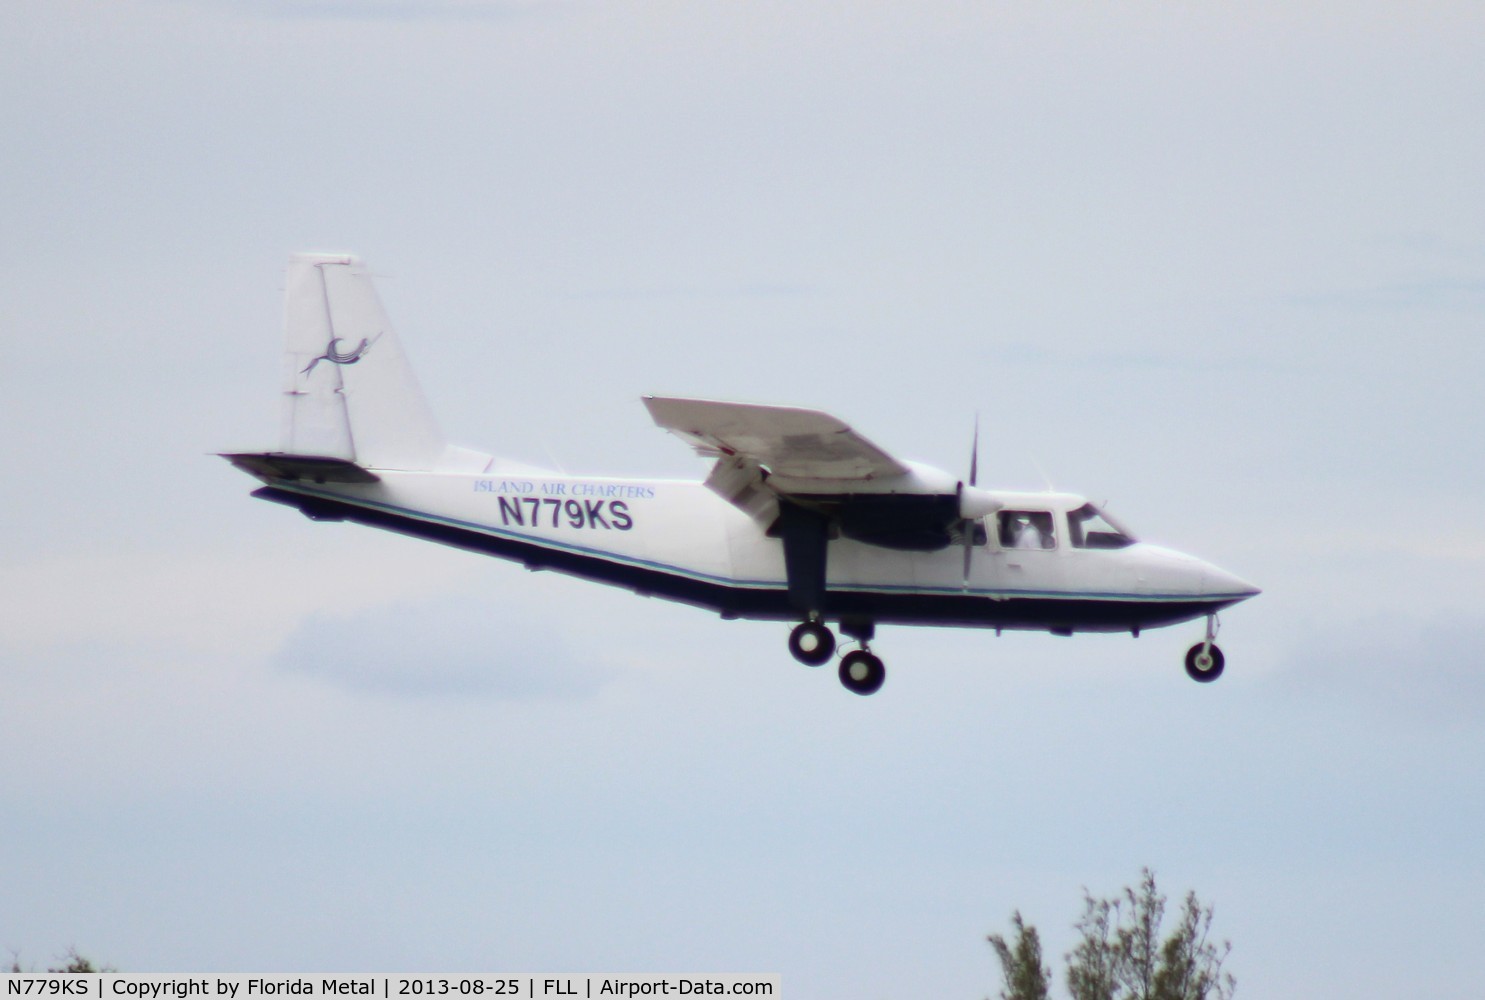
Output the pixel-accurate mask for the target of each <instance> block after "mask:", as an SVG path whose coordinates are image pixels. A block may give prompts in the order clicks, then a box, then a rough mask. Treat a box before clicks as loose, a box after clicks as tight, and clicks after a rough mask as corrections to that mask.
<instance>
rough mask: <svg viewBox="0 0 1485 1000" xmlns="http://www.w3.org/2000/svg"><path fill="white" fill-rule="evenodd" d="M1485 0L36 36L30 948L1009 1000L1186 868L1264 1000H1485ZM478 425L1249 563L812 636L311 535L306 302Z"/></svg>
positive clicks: (611, 7) (23, 575)
mask: <svg viewBox="0 0 1485 1000" xmlns="http://www.w3.org/2000/svg"><path fill="white" fill-rule="evenodd" d="M1481 121H1485V18H1482V17H1481V16H1480V14H1479V12H1478V10H1476V9H1475V7H1474V6H1473V5H1470V4H1464V3H1455V4H1450V3H1439V4H1430V5H1426V6H1424V5H1412V4H1376V3H1360V4H1358V3H1346V4H1340V3H1336V4H1322V3H1311V4H1293V3H1256V4H1247V5H1243V6H1242V7H1241V8H1236V7H1234V8H1231V9H1226V10H1216V9H1210V8H1206V7H1194V6H1190V5H1170V4H1132V5H1121V6H1120V7H1119V9H1117V10H1115V9H1114V8H1112V7H1107V6H1102V5H1100V6H1095V5H1091V4H1060V5H1052V4H1037V3H998V4H997V3H969V2H963V3H940V2H931V3H915V4H892V5H888V4H878V3H859V2H858V3H849V4H848V3H838V4H825V3H747V4H699V3H698V4H682V3H656V4H632V3H608V4H592V3H581V2H569V3H535V2H533V3H519V2H510V3H481V2H478V0H470V2H455V0H448V2H443V3H419V2H413V0H407V2H395V0H389V2H382V3H369V4H357V3H351V2H338V0H306V2H302V3H301V2H295V0H273V2H262V3H255V2H251V0H235V2H234V0H198V2H190V0H179V2H158V3H154V2H128V0H126V2H112V3H74V2H65V0H59V2H53V3H48V4H32V5H24V6H22V7H21V8H20V9H18V10H14V11H10V12H9V14H8V22H7V30H6V31H5V32H4V33H0V134H3V135H4V142H3V144H0V234H3V239H0V386H3V389H4V392H3V395H0V399H3V407H4V416H5V425H6V428H7V433H6V434H5V436H4V439H3V441H4V443H3V446H0V447H3V456H0V457H3V460H4V466H5V468H6V469H7V470H8V472H7V475H6V476H5V477H4V480H3V482H4V486H3V507H0V510H3V514H4V516H3V518H0V551H3V552H4V553H5V556H4V558H3V560H0V607H3V608H4V611H3V612H0V683H3V686H4V692H5V693H4V697H3V698H0V759H4V760H5V761H6V762H7V766H6V767H5V768H4V769H3V771H0V856H3V857H4V858H5V861H6V864H5V874H4V876H3V877H0V947H3V948H14V949H17V950H19V951H20V953H21V955H22V957H23V958H24V959H31V960H33V961H36V962H40V963H44V962H45V961H47V960H48V959H50V957H51V956H52V955H53V954H55V953H56V952H58V951H60V950H61V949H63V948H65V947H67V946H68V945H72V944H75V945H77V946H78V947H79V948H82V949H83V950H84V951H86V952H87V953H89V954H92V955H94V956H95V957H97V958H99V959H102V960H105V961H108V962H111V963H113V964H115V965H117V966H119V967H121V968H124V969H128V970H139V971H153V970H159V971H177V970H203V971H206V970H210V971H237V970H242V971H256V970H265V971H297V970H333V971H354V970H368V969H377V970H383V969H393V970H451V969H480V970H492V971H501V970H535V971H542V970H567V969H573V970H595V971H605V970H656V971H674V970H687V969H689V970H700V971H707V970H711V971H749V970H759V971H777V972H778V973H780V974H781V976H782V977H783V984H784V987H785V990H786V992H787V995H788V996H790V997H800V998H836V997H851V998H859V997H881V998H907V997H918V996H925V995H933V996H945V997H948V996H963V997H983V996H986V995H988V994H991V993H993V992H994V990H995V983H996V966H995V962H994V958H993V955H992V953H991V951H990V949H989V948H988V947H987V946H986V945H985V943H984V935H985V934H986V933H989V932H992V931H997V930H1004V929H1005V928H1006V926H1007V923H1008V917H1009V914H1010V913H1011V911H1012V910H1013V909H1016V908H1019V909H1020V910H1021V911H1022V912H1023V913H1024V914H1025V915H1026V916H1027V918H1028V919H1030V920H1031V921H1033V922H1035V923H1036V924H1037V925H1038V926H1039V927H1040V928H1041V930H1042V932H1043V935H1044V938H1045V940H1046V944H1047V950H1048V953H1049V955H1050V956H1052V957H1053V959H1054V963H1055V964H1058V965H1060V956H1061V954H1062V953H1063V952H1064V951H1065V950H1066V949H1067V948H1068V947H1069V946H1070V943H1071V930H1070V925H1071V923H1072V921H1073V920H1074V919H1075V917H1076V916H1077V911H1078V906H1079V900H1080V898H1081V890H1082V887H1083V886H1087V887H1088V888H1089V889H1091V890H1092V891H1094V892H1095V893H1110V892H1113V891H1114V890H1116V889H1117V888H1118V887H1120V886H1121V885H1124V884H1127V883H1129V882H1131V881H1132V880H1134V879H1135V878H1137V877H1138V874H1139V870H1140V868H1141V867H1142V866H1151V867H1153V868H1154V869H1155V870H1156V871H1157V873H1158V874H1159V876H1160V878H1161V881H1162V883H1163V884H1164V886H1165V887H1166V888H1167V889H1168V890H1169V891H1170V892H1171V893H1172V894H1173V895H1178V894H1180V893H1182V892H1184V891H1185V890H1186V889H1188V888H1194V889H1196V890H1197V892H1198V893H1199V894H1200V895H1201V896H1202V898H1204V899H1206V900H1209V901H1211V902H1213V903H1215V905H1216V907H1217V930H1218V932H1219V934H1221V935H1223V936H1226V937H1229V938H1231V940H1232V941H1233V944H1234V951H1233V954H1232V958H1231V963H1230V965H1231V969H1232V971H1234V972H1235V973H1236V974H1237V976H1238V979H1239V995H1240V996H1254V997H1256V996H1268V997H1284V996H1295V997H1299V996H1303V997H1306V998H1331V997H1333V998H1347V1000H1350V998H1354V997H1358V996H1397V995H1428V996H1431V997H1439V998H1464V997H1473V996H1475V995H1476V992H1477V989H1478V985H1477V984H1478V973H1477V964H1478V963H1477V962H1476V961H1475V960H1474V959H1473V955H1474V953H1475V951H1476V940H1475V939H1476V936H1477V935H1476V928H1477V927H1478V924H1479V918H1480V916H1481V915H1482V903H1481V900H1482V899H1485V860H1482V854H1481V851H1480V848H1479V844H1480V842H1481V838H1482V835H1485V806H1482V801H1481V791H1482V788H1485V681H1482V679H1481V674H1480V672H1479V663H1480V654H1479V650H1480V648H1481V647H1482V644H1485V615H1482V612H1481V611H1480V603H1481V597H1482V595H1485V527H1482V524H1485V522H1482V519H1481V517H1480V513H1479V512H1480V510H1482V509H1485V473H1482V464H1485V463H1482V457H1485V448H1482V445H1481V443H1480V436H1481V434H1480V432H1481V425H1482V420H1481V417H1480V412H1481V410H1480V404H1479V401H1478V400H1479V387H1478V383H1479V381H1480V372H1481V370H1482V368H1485V341H1482V338H1481V336H1480V332H1481V329H1482V326H1485V195H1482V187H1481V178H1482V177H1485V130H1482V129H1481V128H1480V122H1481ZM302 249H345V250H352V251H355V252H358V253H360V254H362V255H364V256H365V257H366V258H367V259H368V261H369V262H370V263H371V265H372V266H373V267H374V268H375V269H377V270H378V272H379V273H381V274H383V275H385V277H384V278H383V279H382V281H381V290H382V294H383V298H384V299H385V301H386V303H387V306H388V309H389V311H390V312H391V315H392V318H393V321H394V322H395V323H396V324H397V326H398V329H399V330H400V332H401V334H402V337H403V340H404V342H405V344H406V347H407V350H408V352H409V354H410V355H411V356H412V358H413V359H414V361H415V363H416V365H417V367H418V370H419V374H420V376H421V378H422V381H423V383H424V385H425V387H427V388H428V390H429V392H430V395H431V397H432V399H433V403H434V407H435V409H436V411H437V413H438V414H439V417H440V419H441V421H442V423H443V425H444V426H445V428H446V430H448V432H449V433H450V435H451V436H452V437H454V438H456V439H457V440H460V441H463V442H466V443H468V444H470V445H472V446H476V447H480V448H484V449H488V450H491V451H496V452H499V453H502V454H506V455H509V456H512V457H515V458H518V459H523V460H527V461H533V462H539V463H547V462H549V461H553V460H555V461H557V462H560V463H561V464H562V465H563V466H565V467H567V468H569V469H573V470H583V471H593V472H610V473H615V472H616V473H627V474H653V475H665V476H693V475H694V476H700V475H702V474H704V472H705V468H704V466H703V465H702V463H701V462H700V461H699V460H698V459H696V458H694V457H693V456H692V455H691V454H690V453H689V452H688V450H687V449H686V448H685V447H684V446H683V445H682V444H681V443H680V442H678V441H676V440H675V439H673V438H671V437H670V436H668V435H666V434H664V433H662V432H660V431H658V430H656V429H655V428H654V427H653V426H652V425H651V424H650V422H649V420H648V418H647V416H646V415H645V413H644V410H643V407H641V406H640V404H639V397H640V396H641V395H642V394H644V393H648V392H662V393H682V394H696V395H708V396H718V397H724V398H742V399H754V400H762V401H770V402H781V403H792V404H797V405H805V406H816V407H821V408H824V409H828V410H830V411H832V412H836V413H839V414H840V415H841V416H843V417H845V418H846V419H848V420H850V421H851V422H852V423H853V424H854V425H856V426H857V427H858V428H860V429H861V430H862V432H863V433H865V434H867V435H868V436H869V437H871V438H872V439H873V440H875V441H877V442H879V443H880V444H882V445H883V446H885V447H887V448H888V449H890V450H891V451H893V452H894V453H897V454H901V455H903V456H905V457H911V458H917V459H921V460H924V461H928V462H931V463H934V464H938V465H941V466H943V467H946V468H949V469H958V468H961V467H963V465H964V464H965V463H966V462H967V457H968V455H967V453H968V446H969V438H970V433H971V424H972V421H973V415H974V413H975V412H976V411H978V412H979V413H980V414H981V421H982V427H983V433H984V447H983V454H982V457H981V470H982V481H984V482H986V483H988V484H992V485H1000V486H1010V487H1029V488H1040V486H1041V485H1042V483H1043V479H1042V476H1043V473H1042V471H1041V470H1045V474H1046V475H1047V476H1048V477H1050V478H1051V479H1052V480H1054V481H1055V483H1056V485H1057V486H1058V487H1060V488H1066V489H1072V490H1078V491H1082V492H1086V493H1088V494H1090V495H1092V496H1094V497H1095V498H1097V499H1100V500H1103V499H1107V500H1108V501H1109V503H1110V506H1111V507H1112V509H1113V510H1115V511H1116V512H1117V513H1118V514H1120V515H1121V516H1122V517H1123V519H1124V520H1126V521H1128V522H1129V523H1130V524H1131V525H1132V527H1134V528H1135V529H1136V531H1137V532H1139V533H1140V534H1141V535H1143V536H1144V537H1146V538H1149V539H1151V540H1155V541H1161V542H1165V543H1168V544H1171V545H1174V546H1176V547H1178V548H1182V549H1186V550H1189V551H1192V552H1195V553H1197V554H1199V555H1201V556H1203V557H1204V558H1208V559H1210V560H1212V561H1214V562H1216V563H1217V564H1219V565H1222V566H1224V567H1226V568H1228V569H1230V570H1232V571H1234V572H1237V573H1239V574H1241V575H1242V576H1244V577H1246V578H1248V579H1251V580H1253V581H1254V582H1256V583H1258V584H1259V585H1261V586H1262V587H1264V590H1265V593H1264V594H1263V596H1262V597H1260V598H1259V599H1257V600H1256V601H1253V602H1251V603H1249V604H1248V605H1245V606H1243V607H1240V608H1238V609H1235V610H1234V611H1232V612H1231V613H1229V614H1228V615H1227V616H1226V617H1225V622H1224V632H1223V645H1224V647H1225V648H1226V650H1227V653H1228V663H1229V666H1228V671H1227V674H1226V676H1224V678H1223V679H1222V681H1221V682H1220V683H1219V684H1216V685H1213V686H1210V687H1205V686H1198V685H1195V684H1192V683H1191V682H1189V681H1188V680H1187V679H1186V677H1185V676H1184V674H1183V673H1182V671H1181V668H1180V655H1181V652H1182V651H1183V650H1184V648H1185V647H1186V646H1187V645H1189V644H1190V643H1191V642H1192V641H1193V640H1194V639H1195V638H1197V637H1199V633H1200V629H1199V627H1196V626H1185V627H1177V628H1174V629H1169V630H1164V631H1161V632H1155V633H1147V634H1146V635H1145V636H1143V637H1142V638H1140V639H1139V640H1138V641H1133V640H1130V639H1129V638H1128V637H1080V638H1078V639H1075V640H1071V641H1069V640H1064V639H1056V638H1052V637H1050V636H1036V635H1018V636H1011V635H1007V636H1006V637H1004V638H1001V639H996V638H994V637H993V636H992V635H991V634H988V633H985V634H980V633H975V632H954V631H935V630H914V629H885V630H883V633H882V634H881V636H880V638H879V641H878V643H877V648H878V650H879V651H880V652H882V653H883V655H884V656H885V658H886V659H887V662H888V665H889V669H890V671H891V674H890V677H889V680H888V684H887V686H886V687H885V688H884V689H883V690H882V692H881V693H880V694H879V695H878V696H876V697H874V698H872V699H867V700H863V699H859V698H855V697H851V696H850V695H848V694H846V693H845V692H843V691H842V690H841V689H840V687H839V685H838V684H836V683H835V681H834V679H833V678H832V677H830V676H827V675H825V674H824V673H823V672H821V673H812V672H810V671H808V670H807V669H805V668H802V667H800V666H798V665H797V664H795V663H794V662H793V661H792V660H791V659H790V658H789V657H788V655H787V652H786V651H785V649H784V637H785V630H784V629H783V627H782V626H777V625H767V624H750V623H724V622H720V621H718V620H716V619H714V618H712V617H709V616H707V615H705V614H703V613H700V612H697V611H695V610H692V609H687V608H681V607H676V606H671V605H666V604H663V603H659V602H655V601H644V600H640V599H637V598H635V597H633V596H631V595H628V594H625V593H620V592H614V591H609V590H605V589H602V588H596V587H593V586H590V585H585V584H581V583H577V582H574V581H570V580H564V579H561V578H556V577H551V576H547V575H544V574H543V575H531V574H527V573H524V572H523V571H521V570H520V569H519V568H518V567H516V566H513V565H510V564H505V563H499V562H495V561H488V560H486V561H482V560H480V559H478V558H476V557H473V556H470V555H467V554H463V553H459V552H455V551H452V550H442V549H438V548H434V547H431V546H422V545H420V544H418V543H415V542H412V541H410V540H407V539H402V538H398V537H394V536H389V535H382V534H378V533H375V532H372V531H370V530H366V529H357V528H353V527H350V526H344V525H341V526H336V525H325V524H312V523H311V522H309V521H307V520H305V519H303V518H300V517H298V516H296V515H294V514H292V512H289V511H287V510H285V509H282V508H279V507H276V506H273V505H269V504H263V503H259V502H256V501H253V500H250V499H249V498H248V496H247V494H248V492H249V490H250V489H251V488H252V483H251V481H250V480H248V479H246V478H245V477H243V476H242V475H241V474H239V473H237V472H235V471H234V470H232V469H231V468H229V467H228V466H227V465H226V464H225V463H223V462H221V461H220V460H218V459H215V458H211V457H209V455H210V453H211V452H215V451H220V450H225V449H232V448H239V447H253V446H267V445H270V444H272V442H273V441H274V439H275V433H276V427H277V424H276V419H277V413H276V402H277V401H276V398H275V390H276V384H277V372H278V347H279V338H280V335H281V331H280V329H279V324H280V314H279V310H280V307H281V305H280V288H281V283H282V269H283V265H284V262H285V259H286V256H287V254H288V253H290V252H291V251H295V250H302Z"/></svg>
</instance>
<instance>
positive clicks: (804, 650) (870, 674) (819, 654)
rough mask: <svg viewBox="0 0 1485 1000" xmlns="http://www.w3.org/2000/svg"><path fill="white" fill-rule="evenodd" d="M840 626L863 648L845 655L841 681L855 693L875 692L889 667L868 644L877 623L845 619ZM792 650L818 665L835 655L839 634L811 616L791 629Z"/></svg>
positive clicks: (848, 689) (841, 667)
mask: <svg viewBox="0 0 1485 1000" xmlns="http://www.w3.org/2000/svg"><path fill="white" fill-rule="evenodd" d="M840 630H841V631H842V632H844V633H845V634H846V635H848V636H850V637H851V638H853V639H856V640H858V641H859V642H860V643H861V648H860V649H853V650H851V651H850V652H849V653H847V654H846V655H845V656H842V657H841V660H840V682H841V684H843V685H844V686H845V688H846V690H847V691H850V692H852V693H853V694H860V695H867V694H875V693H876V692H877V691H878V690H880V689H881V686H882V683H883V682H884V681H885V680H886V679H887V668H886V667H885V666H883V664H882V660H881V657H879V656H877V655H876V654H874V653H873V652H872V651H871V650H870V649H869V648H868V647H867V643H868V642H869V641H870V640H871V637H872V635H873V634H874V633H875V631H876V630H875V627H874V626H873V624H872V623H871V622H852V621H843V622H841V626H840ZM789 652H791V653H793V654H794V658H795V659H796V660H798V661H799V662H800V663H803V664H805V665H806V666H810V667H818V666H820V665H822V664H823V663H825V662H826V661H827V660H829V659H830V657H831V656H833V655H835V635H834V633H832V632H831V631H830V626H828V625H826V624H825V623H824V622H822V621H820V619H819V618H818V617H814V616H811V617H810V618H809V619H808V620H807V621H804V622H801V623H800V624H798V625H796V626H794V630H793V631H792V632H790V633H789Z"/></svg>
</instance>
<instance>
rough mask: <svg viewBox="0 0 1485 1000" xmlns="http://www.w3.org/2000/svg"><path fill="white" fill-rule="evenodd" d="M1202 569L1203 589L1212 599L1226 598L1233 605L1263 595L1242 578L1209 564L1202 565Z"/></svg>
mask: <svg viewBox="0 0 1485 1000" xmlns="http://www.w3.org/2000/svg"><path fill="white" fill-rule="evenodd" d="M1202 568H1203V570H1204V572H1203V573H1202V586H1203V589H1204V590H1205V591H1206V593H1208V594H1210V595H1211V596H1213V597H1224V598H1228V599H1230V600H1231V601H1232V602H1233V603H1234V604H1235V603H1237V602H1238V601H1246V600H1247V599H1248V598H1250V597H1257V596H1258V595H1259V594H1261V593H1263V591H1261V590H1259V589H1258V588H1257V587H1255V586H1253V585H1252V584H1251V583H1249V582H1248V581H1247V580H1244V579H1243V578H1242V577H1240V576H1234V575H1233V574H1231V573H1229V572H1227V570H1225V569H1218V568H1217V567H1216V566H1213V565H1212V564H1211V563H1203V564H1202Z"/></svg>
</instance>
